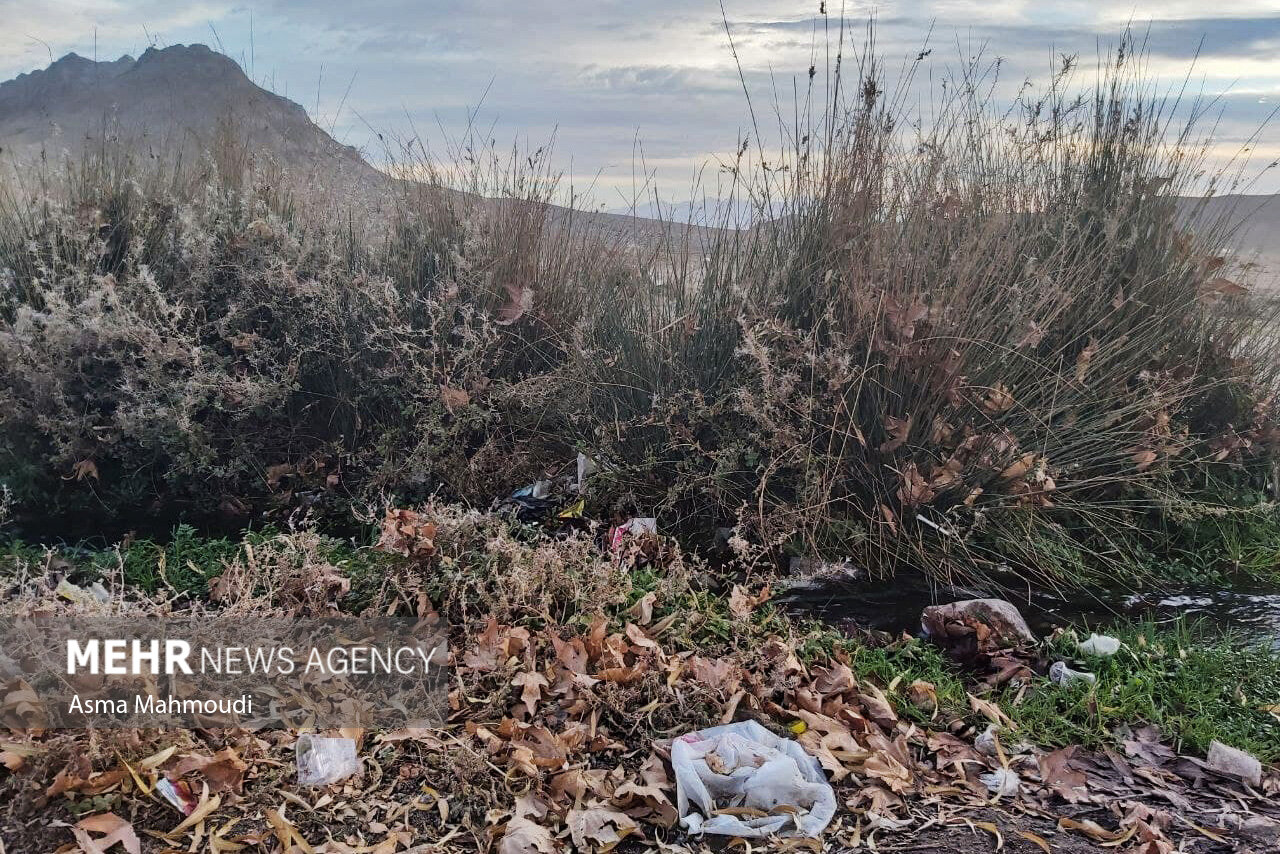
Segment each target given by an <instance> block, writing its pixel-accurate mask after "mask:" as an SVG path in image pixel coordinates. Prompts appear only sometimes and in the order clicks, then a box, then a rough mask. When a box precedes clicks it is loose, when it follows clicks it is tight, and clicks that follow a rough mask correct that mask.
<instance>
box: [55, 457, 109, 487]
mask: <svg viewBox="0 0 1280 854" xmlns="http://www.w3.org/2000/svg"><path fill="white" fill-rule="evenodd" d="M86 477H91V478H93V479H94V480H101V478H99V477H98V464H97V463H95V462H94V461H93V460H80V461H79V462H77V463H76V464H75V465H74V466H72V467H71V474H69V475H65V476H64V477H63V478H62V479H63V480H74V481H76V482H77V483H78V482H80V481H82V480H84V479H85V478H86Z"/></svg>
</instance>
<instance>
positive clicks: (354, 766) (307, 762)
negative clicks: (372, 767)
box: [294, 734, 360, 786]
mask: <svg viewBox="0 0 1280 854" xmlns="http://www.w3.org/2000/svg"><path fill="white" fill-rule="evenodd" d="M294 753H295V758H296V759H297V762H298V785H301V786H327V785H329V784H330V783H336V782H338V781H339V780H345V779H347V778H348V777H354V776H355V775H356V774H359V773H360V758H359V757H358V756H356V743H355V741H354V740H352V739H350V738H325V737H323V736H319V735H309V734H304V735H300V736H298V740H297V742H296V743H295V744H294Z"/></svg>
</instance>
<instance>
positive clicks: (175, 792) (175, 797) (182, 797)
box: [156, 777, 196, 815]
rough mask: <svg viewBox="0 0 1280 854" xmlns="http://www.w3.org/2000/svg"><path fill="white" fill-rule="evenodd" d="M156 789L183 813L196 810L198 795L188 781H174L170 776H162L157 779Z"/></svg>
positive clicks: (187, 813) (189, 813) (186, 813)
mask: <svg viewBox="0 0 1280 854" xmlns="http://www.w3.org/2000/svg"><path fill="white" fill-rule="evenodd" d="M156 791H157V792H159V793H160V794H161V795H162V796H163V797H164V799H165V800H166V801H168V802H169V803H171V804H173V806H174V807H175V808H177V810H178V812H180V813H182V814H183V815H191V813H193V812H194V811H195V808H196V797H195V795H193V794H192V793H191V789H190V788H188V787H187V784H186V783H184V782H182V781H178V782H177V783H174V782H173V781H172V780H170V779H169V778H168V777H161V778H160V779H159V780H157V781H156Z"/></svg>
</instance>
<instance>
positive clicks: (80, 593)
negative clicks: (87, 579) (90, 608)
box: [53, 578, 111, 605]
mask: <svg viewBox="0 0 1280 854" xmlns="http://www.w3.org/2000/svg"><path fill="white" fill-rule="evenodd" d="M53 592H54V593H56V594H57V595H59V596H61V597H62V598H63V599H66V600H67V601H68V602H74V603H75V604H77V605H88V604H91V603H99V604H106V603H107V602H110V601H111V594H110V593H109V592H108V591H107V588H105V587H103V586H102V582H100V581H95V582H93V584H91V585H89V587H88V589H86V588H84V587H80V586H79V585H76V584H72V583H71V582H70V581H67V580H66V579H65V578H64V579H62V580H61V581H59V582H58V586H57V588H55V589H54V591H53Z"/></svg>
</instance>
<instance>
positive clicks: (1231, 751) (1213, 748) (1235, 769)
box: [1209, 741, 1262, 788]
mask: <svg viewBox="0 0 1280 854" xmlns="http://www.w3.org/2000/svg"><path fill="white" fill-rule="evenodd" d="M1209 768H1210V769H1211V770H1213V771H1217V772H1218V773H1219V774H1227V775H1230V776H1232V777H1238V778H1239V779H1241V780H1243V781H1244V782H1246V783H1248V784H1249V785H1250V786H1253V787H1255V788H1256V787H1258V786H1261V785H1262V763H1261V762H1259V761H1258V759H1257V757H1255V756H1253V755H1252V754H1250V753H1245V752H1244V751H1243V750H1237V749H1236V748H1234V747H1230V746H1228V745H1225V744H1223V743H1222V742H1220V741H1211V742H1209Z"/></svg>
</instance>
